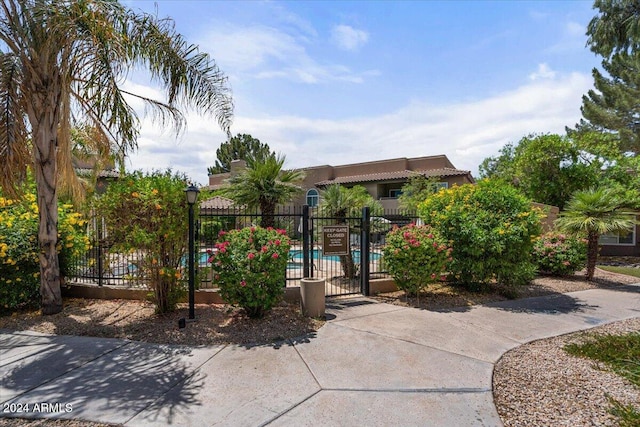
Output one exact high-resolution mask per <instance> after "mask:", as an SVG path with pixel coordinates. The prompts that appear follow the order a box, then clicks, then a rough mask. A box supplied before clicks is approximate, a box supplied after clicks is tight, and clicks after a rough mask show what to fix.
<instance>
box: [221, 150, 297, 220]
mask: <svg viewBox="0 0 640 427" xmlns="http://www.w3.org/2000/svg"><path fill="white" fill-rule="evenodd" d="M284 162H285V156H284V155H276V154H274V153H272V154H271V155H269V156H266V157H264V158H262V157H259V158H248V159H247V167H246V169H245V170H244V171H242V172H240V173H238V174H237V175H235V176H233V177H231V178H230V179H229V180H228V186H227V187H225V188H223V189H222V191H221V193H222V194H223V195H225V196H227V197H229V198H231V199H232V200H234V201H235V202H236V203H238V204H240V205H245V206H247V207H248V208H250V209H252V208H260V213H261V215H262V222H261V225H262V226H263V227H273V226H274V225H275V211H276V206H277V205H279V204H282V203H287V202H290V201H291V200H292V199H293V198H294V197H295V195H296V194H298V193H300V192H301V191H302V187H300V185H299V184H300V183H301V182H302V180H303V179H304V173H303V172H302V171H298V170H285V169H283V167H284Z"/></svg>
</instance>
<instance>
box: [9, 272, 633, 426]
mask: <svg viewBox="0 0 640 427" xmlns="http://www.w3.org/2000/svg"><path fill="white" fill-rule="evenodd" d="M638 282H640V279H638V278H635V277H630V276H624V275H620V274H615V273H609V272H606V271H603V270H597V271H596V276H595V279H594V281H592V282H587V281H585V280H584V279H583V275H582V274H580V273H579V274H577V275H575V276H572V277H568V278H553V277H539V278H537V279H536V280H534V282H533V283H532V284H531V285H530V286H528V287H527V288H525V289H522V290H521V292H520V295H519V297H520V298H525V297H530V296H539V295H549V294H553V293H566V292H574V291H579V290H585V289H593V288H608V287H615V286H616V285H620V284H630V283H638ZM378 299H379V300H381V301H384V302H388V303H393V304H399V305H405V306H414V307H422V308H426V309H430V310H438V309H444V308H453V307H459V306H461V305H473V304H483V303H488V302H492V301H500V300H504V299H505V297H504V296H502V295H500V290H499V289H494V290H493V292H490V293H488V294H476V293H468V292H463V291H458V290H456V291H455V292H452V290H451V288H449V287H447V286H439V287H438V286H435V287H432V288H431V289H430V291H429V292H426V293H424V294H423V295H422V296H421V299H420V301H419V302H418V301H417V300H413V299H409V300H407V299H406V298H404V296H402V293H399V292H396V293H389V294H384V295H380V296H379V297H378ZM65 304H66V305H65V309H64V311H63V312H62V313H59V314H57V315H54V316H46V317H42V316H40V314H39V313H38V312H37V311H31V312H23V313H19V314H16V315H13V316H8V317H0V328H5V329H11V330H26V329H30V330H34V331H39V332H43V333H51V334H61V335H87V336H102V337H114V338H127V339H132V340H138V341H146V342H154V343H175V344H191V345H206V344H220V343H234V344H251V343H252V344H260V343H267V342H272V341H275V340H279V339H284V338H293V337H298V336H301V335H304V334H306V333H312V332H313V331H317V330H318V329H319V328H320V327H322V325H323V324H324V322H323V321H320V320H317V319H308V318H304V317H302V316H301V315H300V313H299V308H298V306H297V305H290V304H285V303H283V304H281V305H279V306H278V307H276V308H275V309H274V310H273V311H272V312H271V313H270V314H268V315H267V316H266V317H265V318H264V319H260V320H254V319H248V318H247V317H245V316H243V315H242V313H241V312H240V311H239V310H237V309H230V308H228V307H226V306H223V305H215V304H211V305H197V306H196V318H197V319H198V321H197V323H196V324H195V325H192V324H188V325H187V327H186V328H185V329H178V319H179V318H181V317H187V308H186V306H181V307H180V308H179V310H178V311H177V312H175V313H172V314H169V315H164V316H158V315H155V314H154V313H153V307H152V306H151V305H150V304H148V303H143V302H138V301H125V300H109V301H105V300H67V301H65ZM594 331H604V332H607V333H622V332H626V331H640V319H632V320H627V321H623V322H617V323H614V324H610V325H606V326H603V327H599V328H596V329H594ZM583 337H584V333H577V334H571V335H565V336H561V337H555V338H551V339H546V340H540V341H536V342H533V343H530V344H527V345H524V346H521V347H519V348H517V349H514V350H512V351H510V352H508V353H507V354H505V355H504V356H503V357H502V359H501V360H500V362H499V363H498V364H497V365H496V368H495V371H494V382H493V387H494V397H495V401H496V406H497V408H498V413H499V414H500V416H501V418H502V421H503V422H504V424H505V425H506V426H610V425H616V424H615V420H614V419H613V418H612V416H611V415H609V414H608V412H607V408H608V403H607V400H606V397H605V393H609V394H610V395H612V396H613V397H614V398H616V399H618V400H619V401H621V402H623V403H632V402H635V404H636V405H637V404H638V402H640V390H638V389H637V388H635V387H634V386H633V385H632V384H630V383H628V382H626V381H624V380H622V379H621V378H620V377H618V376H616V375H614V374H612V373H610V372H608V371H606V370H603V369H601V368H602V367H600V366H596V365H595V364H594V363H593V362H592V361H588V360H584V359H580V358H576V357H573V356H570V355H568V354H566V353H565V352H564V351H563V350H562V347H563V346H564V345H565V343H568V342H574V341H575V340H580V339H583ZM14 426H29V427H41V426H53V427H80V426H83V427H84V426H87V427H109V426H111V425H110V424H100V423H87V422H84V421H74V420H71V421H69V420H63V421H55V422H53V421H48V420H47V421H42V420H35V421H27V420H21V419H5V418H0V427H14Z"/></svg>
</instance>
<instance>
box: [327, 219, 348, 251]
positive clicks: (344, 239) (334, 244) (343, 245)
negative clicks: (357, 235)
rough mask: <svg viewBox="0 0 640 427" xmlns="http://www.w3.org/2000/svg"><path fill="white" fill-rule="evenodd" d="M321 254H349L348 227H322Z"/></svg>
mask: <svg viewBox="0 0 640 427" xmlns="http://www.w3.org/2000/svg"><path fill="white" fill-rule="evenodd" d="M322 254H323V255H348V254H349V226H348V225H325V226H324V227H322Z"/></svg>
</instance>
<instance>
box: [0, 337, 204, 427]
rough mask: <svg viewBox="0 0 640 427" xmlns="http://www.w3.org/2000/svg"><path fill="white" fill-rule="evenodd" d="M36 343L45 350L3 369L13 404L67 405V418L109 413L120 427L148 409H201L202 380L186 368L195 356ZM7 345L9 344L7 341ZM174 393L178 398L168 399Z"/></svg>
mask: <svg viewBox="0 0 640 427" xmlns="http://www.w3.org/2000/svg"><path fill="white" fill-rule="evenodd" d="M12 338H13V337H9V338H8V341H10V340H12ZM13 339H20V337H19V336H17V337H15V338H13ZM38 340H39V342H40V343H42V344H45V345H46V344H47V342H46V341H48V344H49V345H47V346H46V348H44V349H43V350H42V351H39V352H37V353H35V354H31V355H28V356H27V357H23V358H21V359H19V360H17V361H15V362H13V363H9V364H8V365H5V366H4V367H3V368H2V371H4V372H3V373H2V376H3V378H2V382H1V385H2V389H3V390H4V391H3V394H5V393H7V394H5V396H7V395H11V396H15V397H14V400H15V401H20V402H51V403H56V402H59V403H63V404H65V403H69V404H71V405H72V407H73V410H72V411H71V412H70V413H69V414H68V415H67V416H68V417H71V416H73V417H74V418H78V417H79V418H86V419H91V414H92V413H101V414H104V413H111V414H113V418H112V419H111V420H110V421H112V422H120V423H121V422H125V421H126V420H128V419H130V418H131V417H133V416H134V415H135V414H137V413H138V412H140V411H142V410H143V409H145V408H147V407H148V406H149V405H150V404H152V403H154V405H153V406H154V407H156V408H159V409H160V408H164V409H165V410H166V409H167V408H169V410H170V412H173V411H174V410H176V409H178V408H180V407H187V406H190V405H197V404H201V402H199V401H198V398H197V396H198V393H199V391H200V389H201V388H202V384H203V378H202V377H201V376H199V375H194V372H195V371H196V368H197V366H198V365H199V364H196V363H194V364H189V363H187V361H188V360H189V358H190V357H191V356H193V354H192V350H191V349H189V348H186V347H179V346H166V345H165V346H163V345H151V344H143V343H135V342H127V343H126V344H125V345H122V346H120V347H118V345H120V344H118V345H114V342H116V341H115V340H89V339H84V338H83V339H80V338H78V337H39V338H38ZM14 344H15V343H14ZM5 345H6V346H9V347H10V346H11V342H7V341H6V340H5V342H3V346H5ZM202 362H204V360H203V361H202ZM202 362H201V363H202ZM194 365H196V366H194ZM172 388H173V389H175V388H178V392H176V393H171V394H170V395H171V396H172V397H171V399H167V398H166V396H167V395H166V392H167V391H168V390H170V389H172ZM16 415H17V416H19V415H20V414H16Z"/></svg>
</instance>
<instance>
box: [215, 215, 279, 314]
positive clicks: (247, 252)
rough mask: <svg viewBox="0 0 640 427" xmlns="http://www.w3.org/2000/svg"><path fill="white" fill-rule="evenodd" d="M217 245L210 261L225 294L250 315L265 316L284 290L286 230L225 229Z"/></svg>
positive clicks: (221, 292) (217, 282) (222, 292)
mask: <svg viewBox="0 0 640 427" xmlns="http://www.w3.org/2000/svg"><path fill="white" fill-rule="evenodd" d="M215 247H216V251H215V252H212V253H211V257H210V259H209V262H210V263H211V268H212V270H213V283H215V284H217V285H218V286H219V287H220V295H221V296H222V298H223V299H224V300H225V301H226V302H228V303H229V304H233V305H237V306H239V307H242V308H243V309H244V311H245V312H246V313H247V314H248V315H249V316H250V317H262V316H263V315H264V313H265V312H267V311H268V310H270V309H271V308H272V307H273V306H274V304H275V303H276V302H278V300H279V299H280V298H281V297H282V294H283V292H284V280H285V274H286V268H287V259H288V256H289V247H290V243H289V238H288V237H287V236H286V232H285V231H284V230H275V229H273V228H261V227H250V228H249V227H247V228H243V229H241V230H231V231H230V232H228V233H225V232H221V233H220V236H219V239H218V242H217V243H216V246H215Z"/></svg>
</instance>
